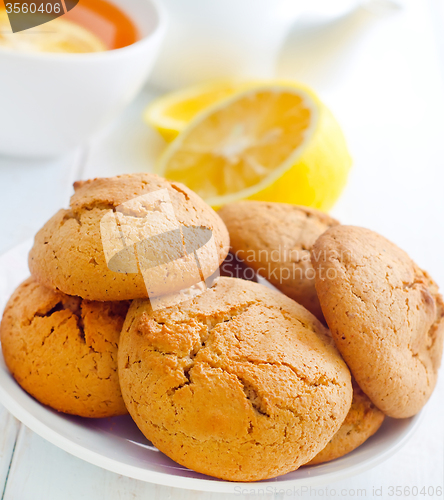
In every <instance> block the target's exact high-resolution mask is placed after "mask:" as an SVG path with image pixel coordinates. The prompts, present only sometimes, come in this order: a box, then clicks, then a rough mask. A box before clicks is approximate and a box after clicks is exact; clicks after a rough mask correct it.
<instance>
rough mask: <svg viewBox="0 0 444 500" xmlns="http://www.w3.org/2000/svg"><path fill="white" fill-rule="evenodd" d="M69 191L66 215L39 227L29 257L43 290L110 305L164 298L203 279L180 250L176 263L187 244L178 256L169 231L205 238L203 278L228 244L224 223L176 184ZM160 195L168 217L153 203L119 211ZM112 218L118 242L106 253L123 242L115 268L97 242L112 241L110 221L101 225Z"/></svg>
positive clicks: (137, 177)
mask: <svg viewBox="0 0 444 500" xmlns="http://www.w3.org/2000/svg"><path fill="white" fill-rule="evenodd" d="M74 189H75V193H74V195H73V196H72V197H71V202H70V208H69V210H60V211H59V212H57V213H56V214H55V215H54V216H53V217H52V218H51V219H50V220H49V221H48V222H47V223H46V224H45V225H44V226H43V228H42V229H41V230H40V231H39V232H38V233H37V235H36V237H35V240H34V246H33V248H32V249H31V251H30V253H29V268H30V271H31V274H32V276H33V277H34V278H35V279H36V280H37V281H39V282H40V283H41V284H43V285H46V286H47V287H49V288H53V289H57V290H60V291H61V292H63V293H66V294H69V295H76V296H79V297H83V298H84V299H88V300H101V301H116V300H132V299H134V298H144V297H148V296H150V297H154V296H160V295H164V294H170V293H173V292H175V291H178V290H182V289H184V288H188V287H190V286H192V285H195V284H196V283H198V282H200V281H201V278H202V276H201V275H200V274H199V271H198V270H197V268H196V261H195V256H194V255H193V254H192V253H191V254H189V253H188V251H187V250H185V253H186V254H187V255H186V257H182V258H181V257H180V255H181V254H180V252H179V250H180V251H182V250H184V248H183V247H186V245H185V244H184V245H182V244H181V245H180V248H179V249H178V248H175V247H174V245H173V244H171V243H172V242H173V243H174V241H173V240H174V238H173V236H174V231H171V228H173V227H175V223H177V224H178V227H179V226H181V227H182V228H183V227H184V226H185V227H186V228H188V227H192V228H201V229H202V232H205V231H210V232H211V233H210V234H211V235H212V237H213V238H214V248H215V253H216V254H217V255H215V256H213V255H208V254H207V253H205V252H204V251H203V250H202V252H203V253H202V254H200V255H199V264H200V267H201V269H205V271H206V275H208V276H209V275H211V274H212V273H213V272H214V271H215V270H216V269H217V268H218V266H219V264H220V263H221V262H222V261H223V260H224V258H225V257H226V255H227V253H228V247H229V238H228V233H227V230H226V228H225V226H224V224H223V222H222V221H221V219H220V218H219V216H218V215H217V214H216V213H215V212H214V210H213V209H212V208H211V207H209V206H208V205H207V204H206V203H205V202H204V201H203V200H202V199H201V198H199V196H197V195H196V194H195V193H194V192H193V191H191V190H190V189H188V188H187V187H185V186H183V185H182V184H179V183H176V182H169V181H167V180H166V179H163V178H162V177H159V176H157V175H155V174H149V173H143V174H129V175H120V176H117V177H110V178H98V179H93V180H89V181H80V182H76V183H75V184H74ZM162 190H166V192H167V193H168V197H169V200H170V201H171V205H172V209H173V211H174V214H169V215H168V210H167V209H165V212H166V213H167V215H166V216H165V217H163V216H162V215H161V214H160V212H161V210H159V206H155V205H156V204H155V203H154V202H153V203H152V205H153V206H145V205H144V204H143V202H140V203H139V204H137V201H136V202H133V206H131V207H128V208H125V205H126V204H131V201H132V200H136V199H137V198H138V197H141V196H144V195H151V194H152V196H156V194H154V193H157V194H158V193H159V192H161V191H162ZM158 203H162V201H159V200H158ZM122 207H123V208H122ZM117 209H118V210H119V212H118V213H117V214H116V210H117ZM114 215H116V219H115V224H116V226H115V228H114V229H115V236H116V240H119V237H120V240H119V241H115V240H113V239H112V238H111V237H109V238H108V237H107V239H109V241H107V242H106V244H105V247H106V246H108V247H114V246H115V247H116V248H117V247H118V246H119V245H121V244H122V242H123V241H124V242H125V248H123V250H122V251H121V252H120V257H121V258H119V260H118V263H117V265H116V264H115V263H114V265H111V262H112V261H111V260H107V257H106V254H105V248H104V245H103V243H102V234H103V228H104V227H106V228H107V231H109V234H110V235H113V234H114V232H113V226H112V223H114V222H113V219H105V217H109V216H112V217H114ZM117 216H118V217H117ZM168 218H169V219H168ZM105 220H107V221H108V223H107V224H106V225H104V222H103V221H105ZM101 224H102V226H101ZM162 228H163V229H162ZM168 229H170V231H169V233H168ZM101 231H102V232H101ZM151 233H152V234H151ZM148 234H149V236H152V235H153V234H154V235H158V234H160V235H161V236H162V235H165V237H164V239H162V238H160V240H159V238H158V240H156V241H154V239H153V240H152V242H151V244H150V243H149V240H150V238H149V237H147V235H148ZM168 234H170V236H168ZM194 236H195V235H191V236H190V238H191V239H192V238H193V237H194ZM203 237H204V236H202V235H201V238H203ZM183 238H184V235H183V234H182V240H183ZM182 240H181V242H180V243H183V241H182ZM176 243H177V242H176ZM145 244H146V246H144V245H145ZM137 245H140V246H137ZM211 248H213V247H211ZM141 250H143V252H141ZM208 252H209V250H208ZM167 255H171V258H170V262H167V263H166V264H168V269H167V272H165V269H164V268H163V267H162V266H157V265H156V264H157V263H156V262H153V259H154V260H155V259H156V258H158V259H160V261H162V259H164V258H165V256H167ZM202 255H203V258H201V257H202ZM118 257H119V256H118ZM145 261H146V263H147V265H148V267H149V276H148V277H147V275H145V279H144V275H143V274H142V273H143V272H144V271H145V269H144V263H145ZM158 263H162V262H158ZM108 265H109V267H108ZM205 277H206V276H205ZM147 287H148V290H147ZM148 294H149V295H148Z"/></svg>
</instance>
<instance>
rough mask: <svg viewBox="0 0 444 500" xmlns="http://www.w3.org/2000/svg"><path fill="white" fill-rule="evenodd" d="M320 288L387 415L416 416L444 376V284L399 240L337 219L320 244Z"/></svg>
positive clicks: (332, 323) (315, 260) (353, 364)
mask: <svg viewBox="0 0 444 500" xmlns="http://www.w3.org/2000/svg"><path fill="white" fill-rule="evenodd" d="M312 264H313V266H314V267H315V269H316V289H317V292H318V295H319V300H320V303H321V306H322V310H323V313H324V316H325V319H326V321H327V323H328V325H329V327H330V330H331V333H332V335H333V337H334V339H335V342H336V345H337V347H338V349H339V350H340V352H341V354H342V355H343V357H344V359H345V361H346V362H347V364H348V366H349V368H350V370H351V372H352V373H353V375H354V377H355V378H356V381H357V383H358V384H359V386H360V387H361V388H362V390H363V391H364V392H365V394H367V396H368V397H369V398H370V399H371V400H372V402H373V403H374V404H375V405H376V406H377V407H378V408H379V409H380V410H382V411H383V412H384V413H385V414H386V415H388V416H391V417H395V418H405V417H410V416H412V415H415V414H416V413H418V412H419V410H420V409H421V408H422V407H423V406H424V404H425V403H426V402H427V400H428V399H429V397H430V395H431V393H432V391H433V389H434V387H435V384H436V380H437V375H438V368H439V366H440V363H441V357H442V350H443V340H444V305H443V300H442V297H441V295H440V294H439V292H438V287H437V285H436V284H435V283H434V281H433V280H432V279H431V278H430V276H429V275H428V274H427V273H426V272H425V271H423V270H421V269H420V268H419V267H418V266H417V265H416V264H415V263H414V262H413V261H412V260H411V259H410V257H409V256H408V255H407V254H406V253H405V252H404V251H403V250H401V249H400V248H398V247H397V246H396V245H395V244H393V243H391V242H390V241H388V240H387V239H386V238H384V237H383V236H380V235H379V234H377V233H374V232H373V231H370V230H368V229H364V228H359V227H353V226H337V227H334V228H332V229H329V230H328V231H327V232H326V233H324V234H323V235H322V236H321V237H320V238H319V239H318V240H317V242H316V243H315V245H314V247H313V251H312Z"/></svg>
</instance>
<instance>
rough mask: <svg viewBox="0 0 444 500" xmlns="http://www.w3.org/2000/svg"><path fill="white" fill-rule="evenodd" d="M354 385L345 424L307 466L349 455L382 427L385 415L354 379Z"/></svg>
mask: <svg viewBox="0 0 444 500" xmlns="http://www.w3.org/2000/svg"><path fill="white" fill-rule="evenodd" d="M352 384H353V400H352V404H351V408H350V411H349V412H348V414H347V416H346V417H345V420H344V422H343V424H342V425H341V427H340V429H339V430H338V432H337V433H336V434H335V435H334V436H333V437H332V438H331V440H330V441H329V442H328V444H327V446H326V447H325V448H324V449H323V450H322V451H321V452H320V453H318V454H317V455H316V456H315V457H314V458H313V460H311V461H310V462H308V464H306V465H318V464H322V463H324V462H330V461H331V460H335V459H336V458H339V457H342V456H344V455H347V453H350V452H351V451H353V450H354V449H356V448H357V447H358V446H361V444H363V443H364V442H365V441H367V439H368V438H369V437H370V436H373V434H374V433H375V432H376V431H377V430H378V429H379V428H380V427H381V425H382V422H383V421H384V418H385V415H384V413H382V411H381V410H378V408H376V406H375V405H374V404H373V403H372V402H371V401H370V399H369V398H368V397H367V396H366V395H365V394H364V393H363V392H362V389H361V388H360V387H359V385H358V384H357V383H356V381H355V380H353V378H352Z"/></svg>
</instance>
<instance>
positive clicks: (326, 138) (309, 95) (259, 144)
mask: <svg viewBox="0 0 444 500" xmlns="http://www.w3.org/2000/svg"><path fill="white" fill-rule="evenodd" d="M350 167H351V158H350V155H349V153H348V150H347V146H346V143H345V139H344V135H343V133H342V131H341V128H340V127H339V125H338V123H337V122H336V120H335V119H334V117H333V116H332V114H331V112H330V111H329V110H328V109H327V107H326V106H325V105H324V104H323V103H322V102H321V101H320V100H319V99H318V97H317V96H316V95H315V94H314V93H313V92H312V91H311V90H309V89H307V88H305V87H303V86H301V85H297V84H294V83H286V82H285V83H279V84H259V85H255V86H254V87H252V88H248V89H247V90H243V91H241V92H237V93H235V94H234V95H232V96H231V97H228V98H226V99H223V100H221V101H219V102H217V103H216V104H214V105H212V106H210V107H208V108H207V109H206V110H204V111H201V112H200V113H198V114H197V115H196V116H195V118H193V119H192V120H191V121H190V123H189V124H188V125H187V127H186V128H185V129H184V130H183V132H182V133H181V134H179V136H178V137H177V138H176V139H175V140H174V141H173V142H172V143H171V144H170V145H169V146H168V147H167V149H166V151H165V152H164V154H163V155H162V157H161V158H160V161H159V164H158V171H159V173H160V175H162V176H164V177H167V178H169V179H172V180H176V181H180V182H182V183H184V184H186V185H187V186H188V187H189V188H191V189H192V190H193V191H195V192H196V193H198V194H199V195H200V196H201V197H202V198H203V199H204V200H206V201H207V203H209V204H210V205H212V206H213V207H216V208H217V207H220V206H222V205H224V204H226V203H231V202H233V201H237V200H240V199H252V200H263V201H277V202H285V203H294V204H300V205H307V206H311V207H315V208H318V209H320V210H329V209H330V208H331V207H332V206H333V204H334V203H335V201H336V200H337V198H338V197H339V195H340V193H341V192H342V189H343V188H344V186H345V183H346V180H347V175H348V172H349V170H350Z"/></svg>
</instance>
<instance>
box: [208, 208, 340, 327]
mask: <svg viewBox="0 0 444 500" xmlns="http://www.w3.org/2000/svg"><path fill="white" fill-rule="evenodd" d="M218 214H219V215H220V217H221V218H222V220H223V221H224V222H225V225H226V226H227V228H228V232H229V234H230V242H231V252H232V253H234V254H235V255H236V256H237V257H238V258H240V259H241V260H243V261H244V262H245V264H247V265H248V266H250V267H251V268H253V269H254V270H255V271H256V272H257V273H258V274H260V275H261V276H262V277H264V278H265V279H267V280H268V281H269V282H270V283H271V284H272V285H274V286H275V287H276V288H277V289H278V290H280V291H281V292H282V293H284V294H285V295H287V296H288V297H290V298H292V299H294V300H295V301H296V302H299V303H300V304H302V305H303V306H304V307H306V308H307V309H308V310H309V311H310V312H312V313H313V314H314V315H315V316H316V317H317V318H318V319H322V311H321V306H320V305H319V300H318V296H317V294H316V289H315V272H314V269H313V267H312V265H311V262H310V250H311V248H312V246H313V244H314V242H315V241H316V240H317V238H318V237H319V236H320V235H321V234H322V233H323V232H325V231H326V230H327V229H328V228H330V227H332V226H335V225H337V224H339V223H338V221H336V220H335V219H333V218H332V217H330V216H328V215H327V214H325V213H323V212H320V211H318V210H314V209H311V208H308V207H302V206H296V205H288V204H286V203H268V202H262V201H241V202H237V203H231V204H229V205H225V206H224V207H222V209H221V210H219V212H218Z"/></svg>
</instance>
